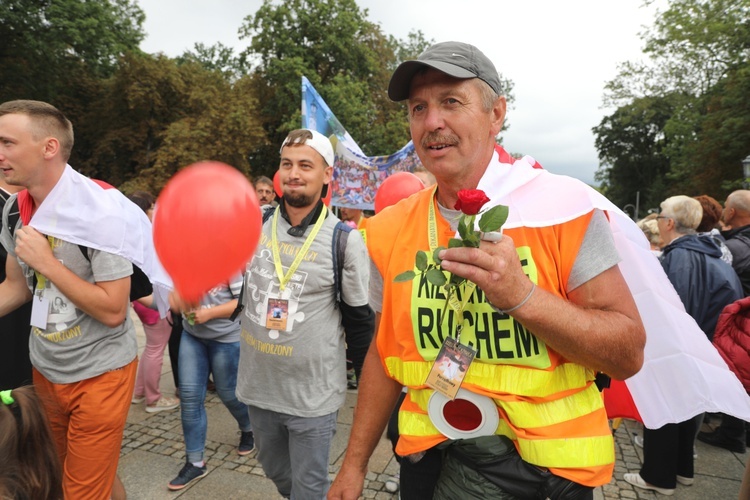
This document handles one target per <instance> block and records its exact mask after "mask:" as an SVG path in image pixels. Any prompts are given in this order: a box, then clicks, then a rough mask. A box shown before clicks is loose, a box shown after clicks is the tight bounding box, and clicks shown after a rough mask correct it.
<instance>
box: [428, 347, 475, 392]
mask: <svg viewBox="0 0 750 500" xmlns="http://www.w3.org/2000/svg"><path fill="white" fill-rule="evenodd" d="M473 360H474V352H473V350H472V349H471V348H470V347H468V346H464V345H461V344H459V343H458V342H456V340H455V339H454V338H452V337H448V338H446V339H445V341H444V342H443V346H442V347H441V348H440V352H438V355H437V358H435V363H434V364H433V365H432V368H431V369H430V373H429V374H428V375H427V380H426V381H425V384H426V385H427V386H429V387H431V388H433V389H435V390H436V391H438V392H440V393H442V394H444V395H445V396H446V397H447V398H449V399H454V398H455V397H456V393H458V389H459V388H460V387H461V383H462V382H463V380H464V376H465V375H466V371H467V370H468V369H469V365H470V364H471V362H472V361H473Z"/></svg>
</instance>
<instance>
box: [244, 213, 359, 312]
mask: <svg viewBox="0 0 750 500" xmlns="http://www.w3.org/2000/svg"><path fill="white" fill-rule="evenodd" d="M274 210H275V207H269V208H267V209H266V211H265V212H263V224H265V223H266V221H267V220H268V219H269V218H270V217H271V215H273V211H274ZM351 231H352V228H351V227H350V226H349V225H347V224H345V223H344V222H342V221H338V222H337V223H336V227H335V228H334V230H333V238H332V240H331V255H332V258H333V281H334V282H335V283H336V304H338V303H339V302H341V276H342V274H343V272H344V260H345V258H346V242H347V240H348V238H349V233H350V232H351ZM245 280H246V276H245V275H243V276H242V289H241V290H240V296H239V299H238V300H237V307H236V308H235V310H234V311H233V312H232V315H231V316H230V317H229V319H230V320H232V321H234V320H235V319H237V316H238V315H239V314H240V312H242V309H243V308H244V307H245V306H244V305H243V303H242V302H243V299H244V298H245Z"/></svg>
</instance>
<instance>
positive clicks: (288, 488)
mask: <svg viewBox="0 0 750 500" xmlns="http://www.w3.org/2000/svg"><path fill="white" fill-rule="evenodd" d="M249 410H250V416H251V418H252V419H253V429H254V434H255V444H256V446H257V447H258V457H257V458H258V461H259V462H260V464H261V465H262V466H263V471H264V472H265V473H266V476H268V477H269V478H270V479H271V480H272V481H273V482H274V484H275V485H276V488H277V489H278V490H279V493H280V494H281V496H283V497H285V498H291V499H292V500H320V499H321V498H325V496H326V493H328V488H329V487H330V483H329V480H328V461H329V457H330V452H331V441H332V440H333V435H334V434H335V433H336V415H337V414H338V412H333V413H329V414H328V415H323V416H322V417H297V416H295V415H287V414H285V413H277V412H275V411H270V410H263V409H261V408H258V407H257V406H252V405H250V406H249Z"/></svg>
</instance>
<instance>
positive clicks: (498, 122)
mask: <svg viewBox="0 0 750 500" xmlns="http://www.w3.org/2000/svg"><path fill="white" fill-rule="evenodd" d="M507 110H508V103H507V101H506V100H505V96H502V95H501V96H500V97H498V98H497V99H495V104H493V105H492V111H491V113H492V116H491V117H490V120H491V131H492V137H497V135H498V134H499V133H500V130H502V128H503V123H505V112H506V111H507Z"/></svg>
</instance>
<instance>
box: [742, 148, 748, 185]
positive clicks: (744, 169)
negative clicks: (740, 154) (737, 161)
mask: <svg viewBox="0 0 750 500" xmlns="http://www.w3.org/2000/svg"><path fill="white" fill-rule="evenodd" d="M742 174H743V176H744V178H743V179H742V185H743V186H744V187H745V189H747V187H748V183H747V179H748V178H750V155H747V157H745V159H744V160H742Z"/></svg>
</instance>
